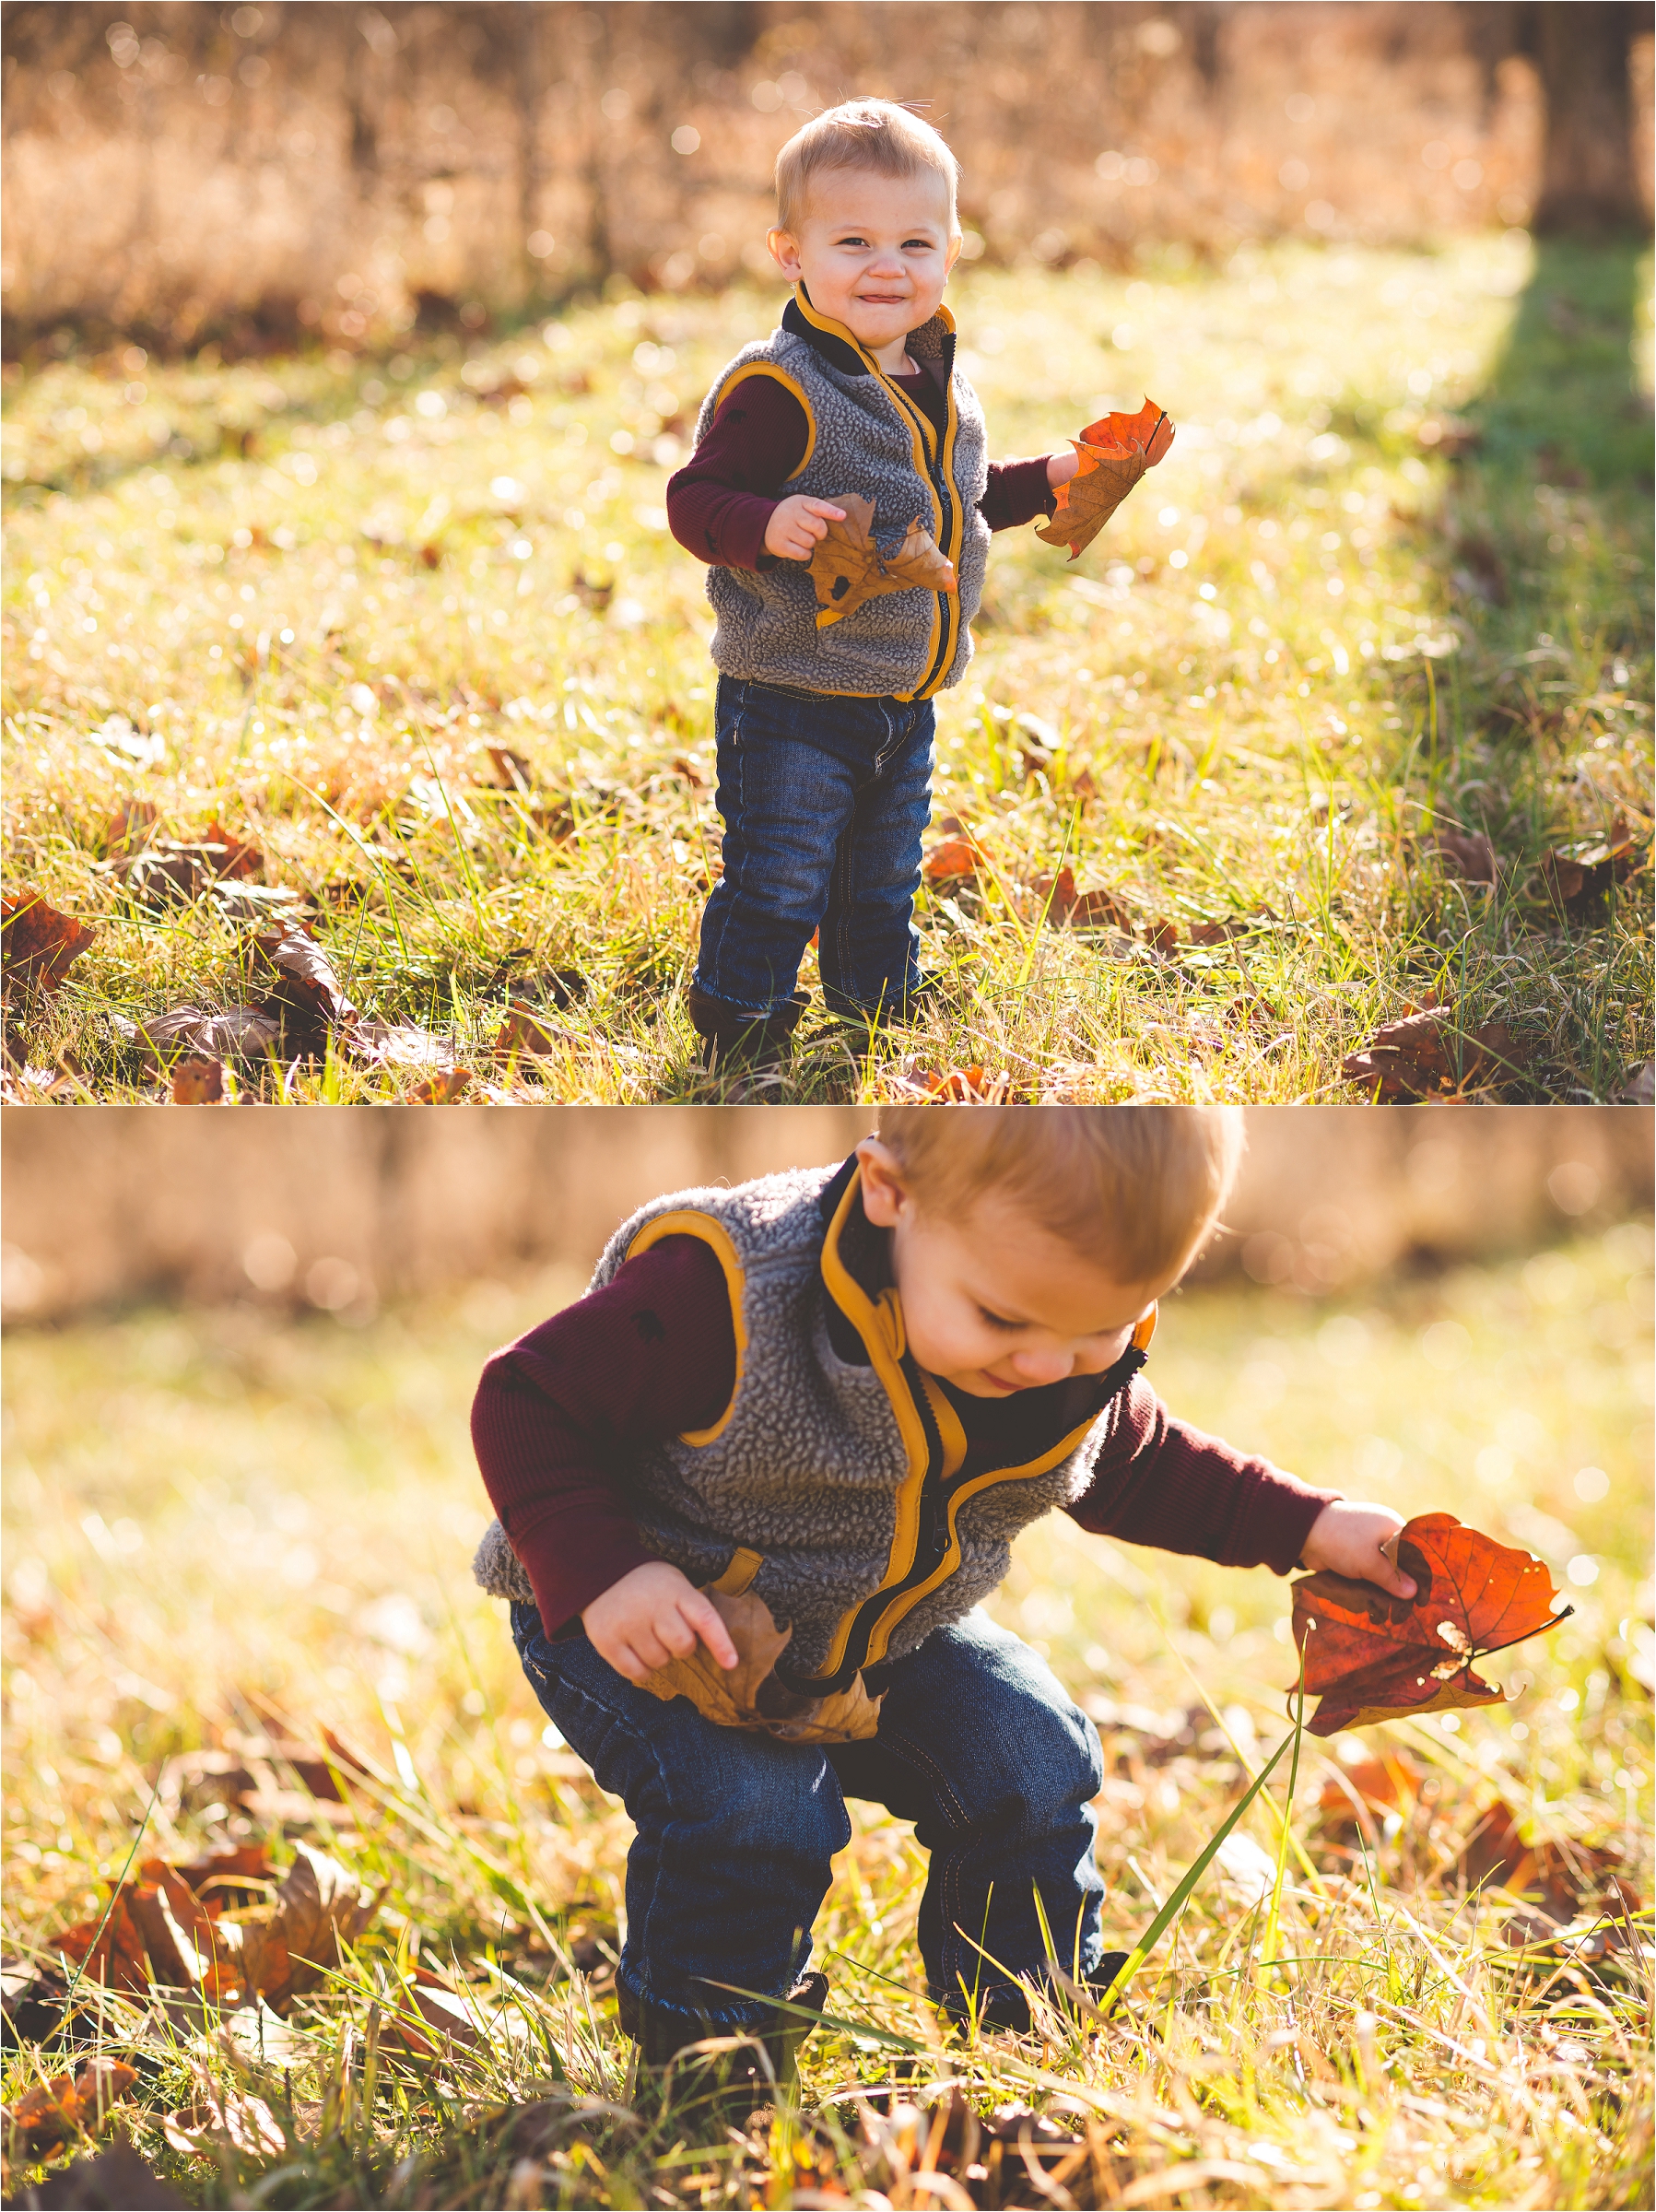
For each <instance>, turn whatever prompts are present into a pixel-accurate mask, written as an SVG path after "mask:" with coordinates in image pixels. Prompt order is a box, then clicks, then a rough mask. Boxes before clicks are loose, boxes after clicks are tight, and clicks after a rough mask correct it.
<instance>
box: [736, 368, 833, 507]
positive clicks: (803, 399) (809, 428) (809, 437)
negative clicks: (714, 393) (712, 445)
mask: <svg viewBox="0 0 1656 2212" xmlns="http://www.w3.org/2000/svg"><path fill="white" fill-rule="evenodd" d="M750 376H768V377H769V378H770V379H771V380H772V382H775V383H779V384H781V386H782V388H783V389H784V390H785V391H788V392H791V393H792V394H793V397H794V398H795V399H796V400H798V402H799V404H800V406H802V407H803V408H804V409H805V453H804V454H803V456H802V457H801V460H800V462H799V465H798V466H797V467H796V468H795V469H794V471H793V476H790V477H784V479H783V481H784V482H785V483H789V484H792V483H793V477H798V476H803V475H804V473H805V470H806V469H807V468H809V466H810V465H811V455H812V454H813V453H815V452H816V408H815V407H813V406H812V405H811V402H810V400H809V398H808V397H807V396H806V393H805V386H804V385H803V384H802V383H801V382H800V381H799V379H798V378H797V377H796V376H790V375H789V374H788V371H786V370H785V369H779V368H778V367H777V365H776V363H775V362H774V361H746V362H745V363H744V364H743V366H742V367H741V368H740V369H737V370H734V371H732V373H731V374H730V375H729V376H727V377H726V378H725V380H724V382H722V384H721V385H720V387H719V396H718V398H717V400H716V401H715V402H714V404H713V413H714V414H715V415H717V414H718V412H719V409H720V408H721V407H722V406H723V405H724V403H725V401H726V400H727V399H728V398H729V397H730V395H731V394H732V393H733V392H734V390H735V388H736V386H737V385H738V384H740V383H745V382H746V381H747V379H748V378H749V377H750Z"/></svg>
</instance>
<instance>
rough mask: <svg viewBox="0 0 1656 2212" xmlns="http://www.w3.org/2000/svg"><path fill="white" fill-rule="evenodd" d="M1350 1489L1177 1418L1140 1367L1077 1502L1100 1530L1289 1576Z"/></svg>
mask: <svg viewBox="0 0 1656 2212" xmlns="http://www.w3.org/2000/svg"><path fill="white" fill-rule="evenodd" d="M1340 1495H1341V1493H1340V1492H1339V1491H1338V1490H1322V1489H1316V1488H1312V1487H1311V1485H1310V1484H1309V1483H1304V1482H1301V1481H1299V1480H1298V1477H1295V1476H1293V1475H1286V1474H1284V1472H1283V1470H1282V1469H1281V1468H1280V1467H1275V1466H1273V1465H1272V1464H1271V1462H1270V1461H1269V1460H1268V1459H1257V1458H1254V1457H1251V1456H1250V1455H1249V1454H1248V1453H1241V1452H1238V1451H1237V1450H1235V1449H1234V1447H1233V1446H1231V1445H1229V1444H1227V1443H1225V1442H1223V1441H1221V1440H1220V1439H1219V1438H1217V1437H1213V1436H1204V1434H1203V1433H1202V1431H1201V1430H1200V1429H1192V1428H1191V1427H1190V1425H1189V1424H1188V1423H1187V1422H1184V1421H1176V1420H1174V1419H1173V1418H1171V1416H1170V1415H1169V1412H1168V1409H1167V1407H1166V1406H1164V1405H1163V1404H1162V1403H1161V1401H1160V1399H1159V1398H1158V1397H1157V1395H1156V1393H1155V1392H1154V1391H1153V1390H1152V1389H1151V1388H1150V1385H1149V1384H1148V1383H1147V1382H1145V1379H1144V1377H1143V1376H1142V1375H1138V1376H1135V1377H1134V1378H1133V1382H1131V1383H1130V1384H1129V1385H1128V1387H1127V1389H1126V1390H1124V1391H1123V1392H1122V1395H1121V1396H1120V1397H1119V1398H1118V1399H1117V1400H1116V1401H1115V1404H1114V1405H1113V1406H1111V1408H1110V1420H1109V1428H1108V1430H1107V1433H1106V1436H1105V1441H1104V1443H1103V1446H1102V1448H1101V1450H1100V1451H1099V1453H1098V1461H1097V1463H1096V1465H1095V1466H1094V1470H1093V1479H1092V1481H1091V1483H1090V1485H1089V1486H1088V1488H1086V1491H1085V1492H1084V1493H1083V1495H1082V1496H1081V1497H1079V1498H1077V1499H1076V1500H1075V1501H1074V1502H1073V1503H1072V1504H1071V1506H1070V1507H1069V1509H1068V1510H1069V1512H1070V1513H1071V1514H1072V1515H1073V1517H1074V1518H1075V1520H1076V1521H1078V1522H1079V1523H1080V1524H1081V1526H1082V1527H1083V1528H1087V1529H1091V1530H1093V1531H1094V1532H1095V1534H1097V1535H1110V1536H1120V1537H1122V1539H1123V1540H1124V1541H1125V1542H1127V1543H1129V1544H1153V1545H1155V1546H1156V1547H1157V1548H1158V1549H1159V1550H1162V1551H1181V1552H1189V1553H1191V1554H1192V1555H1193V1556H1194V1557H1196V1558H1198V1559H1214V1560H1216V1561H1217V1562H1218V1564H1219V1565H1220V1566H1222V1567H1269V1568H1271V1569H1273V1570H1274V1572H1276V1573H1277V1574H1287V1573H1289V1572H1290V1571H1292V1569H1293V1567H1294V1564H1295V1562H1296V1561H1297V1560H1298V1557H1299V1554H1300V1551H1301V1549H1302V1548H1303V1547H1304V1544H1305V1540H1306V1538H1307V1536H1308V1535H1310V1531H1311V1524H1312V1523H1313V1522H1314V1521H1315V1520H1316V1518H1317V1516H1318V1514H1319V1513H1320V1512H1321V1511H1322V1509H1323V1507H1324V1506H1325V1505H1329V1504H1331V1503H1333V1500H1335V1499H1337V1498H1338V1497H1339V1496H1340Z"/></svg>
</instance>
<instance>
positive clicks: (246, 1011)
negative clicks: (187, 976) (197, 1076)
mask: <svg viewBox="0 0 1656 2212" xmlns="http://www.w3.org/2000/svg"><path fill="white" fill-rule="evenodd" d="M116 1026H117V1029H118V1030H119V1033H120V1034H121V1035H122V1036H123V1038H125V1039H127V1040H128V1041H129V1042H131V1043H133V1044H136V1045H141V1046H143V1047H144V1048H145V1049H146V1050H147V1052H150V1053H154V1054H156V1055H157V1056H158V1057H159V1058H160V1059H162V1060H165V1059H166V1058H167V1057H168V1055H169V1054H170V1053H176V1052H178V1051H179V1050H180V1048H181V1047H182V1050H183V1051H184V1052H185V1053H189V1054H191V1055H193V1056H194V1057H196V1058H199V1059H204V1060H237V1061H241V1062H242V1063H244V1064H251V1063H252V1062H254V1061H258V1060H266V1059H268V1058H269V1057H270V1055H271V1053H274V1052H275V1050H276V1043H277V1039H278V1036H279V1033H280V1032H279V1027H278V1024H277V1022H276V1018H274V1016H272V1015H269V1014H264V1013H261V1011H260V1010H259V1008H258V1007H257V1006H219V1007H217V1008H214V1007H207V1006H175V1007H174V1008H173V1010H172V1012H171V1013H170V1014H155V1015H151V1016H149V1017H148V1018H146V1019H145V1020H143V1021H137V1022H129V1021H118V1022H117V1025H116Z"/></svg>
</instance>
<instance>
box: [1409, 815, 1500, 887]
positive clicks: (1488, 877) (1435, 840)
mask: <svg viewBox="0 0 1656 2212" xmlns="http://www.w3.org/2000/svg"><path fill="white" fill-rule="evenodd" d="M1426 850H1427V852H1428V853H1436V854H1437V856H1438V858H1439V860H1440V861H1441V862H1442V863H1443V865H1444V869H1445V872H1446V873H1447V874H1449V875H1451V876H1459V877H1462V879H1463V880H1464V881H1465V882H1467V883H1489V884H1492V883H1493V882H1494V881H1495V847H1494V846H1493V845H1492V844H1491V843H1490V841H1489V839H1488V836H1487V835H1486V832H1485V831H1484V830H1455V829H1451V828H1450V827H1449V826H1448V825H1447V824H1440V825H1439V827H1438V828H1437V829H1436V830H1433V831H1432V833H1431V835H1430V836H1429V837H1428V838H1427V841H1426Z"/></svg>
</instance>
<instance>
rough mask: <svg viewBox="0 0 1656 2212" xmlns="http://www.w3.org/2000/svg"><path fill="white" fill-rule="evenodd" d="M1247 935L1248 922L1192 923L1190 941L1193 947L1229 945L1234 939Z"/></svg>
mask: <svg viewBox="0 0 1656 2212" xmlns="http://www.w3.org/2000/svg"><path fill="white" fill-rule="evenodd" d="M1246 935H1248V924H1247V923H1246V922H1238V921H1229V922H1192V924H1191V940H1190V941H1191V943H1192V945H1227V944H1229V942H1230V940H1231V938H1232V937H1245V936H1246Z"/></svg>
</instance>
